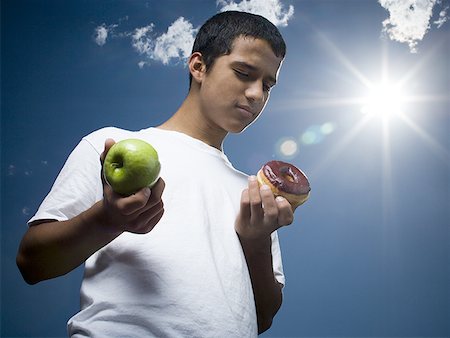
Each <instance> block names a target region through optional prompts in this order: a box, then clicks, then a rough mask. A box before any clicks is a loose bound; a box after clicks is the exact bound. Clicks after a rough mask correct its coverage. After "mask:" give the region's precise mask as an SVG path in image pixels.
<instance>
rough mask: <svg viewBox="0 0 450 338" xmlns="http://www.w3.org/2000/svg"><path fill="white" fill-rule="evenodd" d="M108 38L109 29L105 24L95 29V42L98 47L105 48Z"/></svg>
mask: <svg viewBox="0 0 450 338" xmlns="http://www.w3.org/2000/svg"><path fill="white" fill-rule="evenodd" d="M107 38H108V28H107V27H106V26H105V25H104V24H103V25H101V26H98V27H96V28H95V33H94V41H95V43H96V44H97V45H99V46H103V45H104V44H105V43H106V39H107Z"/></svg>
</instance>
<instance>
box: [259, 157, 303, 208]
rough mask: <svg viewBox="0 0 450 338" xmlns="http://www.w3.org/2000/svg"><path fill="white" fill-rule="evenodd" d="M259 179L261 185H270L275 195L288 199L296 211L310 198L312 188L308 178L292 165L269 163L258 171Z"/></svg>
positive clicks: (278, 162)
mask: <svg viewBox="0 0 450 338" xmlns="http://www.w3.org/2000/svg"><path fill="white" fill-rule="evenodd" d="M257 178H258V182H259V183H260V184H261V185H262V184H266V185H268V186H269V187H270V188H271V189H272V192H273V193H274V195H276V196H283V197H284V198H286V199H287V200H288V201H289V203H291V205H292V208H293V209H294V210H295V208H297V207H298V206H299V205H301V204H303V203H305V202H306V200H307V199H308V198H309V192H310V191H311V187H310V185H309V181H308V178H307V177H306V175H305V174H304V173H303V172H302V171H301V170H300V169H298V168H297V167H296V166H294V165H292V164H290V163H287V162H282V161H270V162H267V163H266V164H264V165H263V166H262V168H261V169H260V170H259V171H258V174H257Z"/></svg>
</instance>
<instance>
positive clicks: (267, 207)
mask: <svg viewBox="0 0 450 338" xmlns="http://www.w3.org/2000/svg"><path fill="white" fill-rule="evenodd" d="M260 193H261V199H262V204H263V206H264V221H265V222H266V223H268V224H270V225H272V226H276V225H278V205H277V202H276V201H275V196H274V195H273V193H272V190H271V189H270V187H269V186H268V185H265V184H264V185H262V186H261V188H260Z"/></svg>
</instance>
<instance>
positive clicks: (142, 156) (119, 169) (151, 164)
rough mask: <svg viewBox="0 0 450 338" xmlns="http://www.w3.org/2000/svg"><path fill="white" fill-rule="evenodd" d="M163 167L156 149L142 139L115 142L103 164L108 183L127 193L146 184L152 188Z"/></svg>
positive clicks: (123, 193)
mask: <svg viewBox="0 0 450 338" xmlns="http://www.w3.org/2000/svg"><path fill="white" fill-rule="evenodd" d="M160 170H161V164H160V163H159V158H158V153H157V152H156V150H155V148H153V147H152V146H151V145H150V144H148V143H147V142H145V141H142V140H138V139H126V140H122V141H120V142H117V143H115V144H114V145H113V146H112V147H111V149H109V151H108V153H107V154H106V157H105V162H104V163H103V175H104V177H105V179H106V182H107V183H108V184H109V185H110V186H111V188H112V189H113V190H114V191H115V192H116V193H118V194H120V195H125V196H129V195H131V194H133V193H135V192H136V191H138V190H140V189H142V188H144V187H150V188H151V187H152V186H153V185H154V184H155V183H156V181H157V180H158V178H159V172H160Z"/></svg>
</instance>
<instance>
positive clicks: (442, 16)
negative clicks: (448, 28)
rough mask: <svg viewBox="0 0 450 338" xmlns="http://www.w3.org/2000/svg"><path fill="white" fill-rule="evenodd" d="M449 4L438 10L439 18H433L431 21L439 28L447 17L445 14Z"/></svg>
mask: <svg viewBox="0 0 450 338" xmlns="http://www.w3.org/2000/svg"><path fill="white" fill-rule="evenodd" d="M448 8H449V6H447V7H445V8H444V9H443V10H441V11H440V12H439V18H438V19H437V20H435V21H434V22H433V23H434V24H435V25H436V26H437V28H441V27H442V25H443V24H444V23H446V22H447V21H448V19H449V17H448V16H447V11H448Z"/></svg>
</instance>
